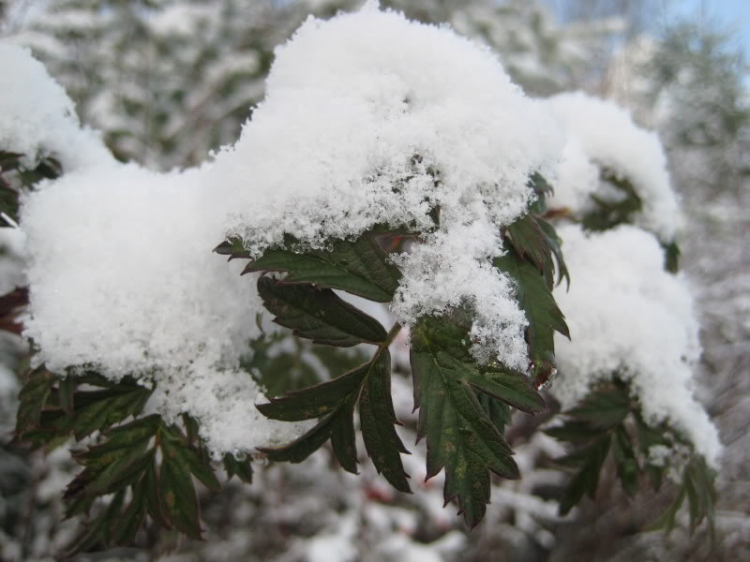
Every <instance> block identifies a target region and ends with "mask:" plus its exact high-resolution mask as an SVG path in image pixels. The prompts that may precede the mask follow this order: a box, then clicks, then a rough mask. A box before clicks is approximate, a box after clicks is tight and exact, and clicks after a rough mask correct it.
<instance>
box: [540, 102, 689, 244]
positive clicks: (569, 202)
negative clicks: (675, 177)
mask: <svg viewBox="0 0 750 562" xmlns="http://www.w3.org/2000/svg"><path fill="white" fill-rule="evenodd" d="M545 105H546V106H547V108H549V109H550V110H551V113H552V114H553V115H554V116H555V117H556V118H557V119H558V120H559V122H560V124H561V126H562V127H563V128H564V129H565V133H566V138H567V144H566V146H565V149H564V150H563V159H562V161H561V163H560V165H559V167H558V168H557V170H556V174H555V176H556V181H555V195H554V197H553V198H552V200H551V202H550V204H551V205H552V206H553V207H568V208H569V209H570V210H571V211H573V213H575V214H579V213H585V212H586V211H587V210H589V208H590V205H591V203H592V199H591V195H592V194H597V195H600V196H601V195H604V196H605V197H606V195H607V194H606V193H602V191H601V190H602V187H603V186H602V182H601V180H600V173H601V170H602V168H606V169H607V170H609V171H610V172H612V173H614V174H615V175H616V176H618V177H624V178H627V179H628V180H630V181H631V182H632V184H633V187H634V189H635V191H636V192H637V193H638V195H639V196H640V197H641V199H642V200H643V210H642V211H641V212H640V213H639V214H638V215H637V216H636V217H635V220H636V223H637V224H638V225H639V226H642V227H643V228H645V229H646V230H649V231H651V232H653V233H655V234H656V235H657V236H658V237H659V238H660V239H661V240H662V241H664V242H672V241H673V240H674V237H675V232H676V231H677V230H678V228H679V227H680V225H681V215H680V209H679V204H678V201H677V196H676V194H675V192H674V190H673V189H672V186H671V183H670V179H669V172H668V171H667V158H666V156H665V154H664V149H663V147H662V145H661V142H660V141H659V137H658V136H657V135H656V133H653V132H650V131H647V130H645V129H642V128H640V127H638V126H637V125H635V124H634V123H633V119H632V118H631V116H630V114H629V113H628V112H627V111H626V110H624V109H622V108H620V107H618V106H617V105H615V104H614V103H612V102H610V101H605V100H602V99H597V98H593V97H591V96H589V95H587V94H584V93H583V92H574V93H565V94H558V95H556V96H553V97H551V98H549V99H547V100H546V101H545Z"/></svg>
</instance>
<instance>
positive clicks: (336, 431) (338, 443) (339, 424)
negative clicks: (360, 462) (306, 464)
mask: <svg viewBox="0 0 750 562" xmlns="http://www.w3.org/2000/svg"><path fill="white" fill-rule="evenodd" d="M356 402H357V396H356V394H353V395H352V396H350V397H349V398H348V399H347V400H346V401H345V402H344V403H343V404H342V405H341V407H340V409H339V411H338V412H336V414H334V423H332V424H331V445H332V446H333V452H334V453H335V454H336V458H337V459H338V460H339V463H340V464H341V467H342V468H343V469H344V470H346V471H347V472H351V473H352V474H358V471H357V441H356V438H355V436H354V404H355V403H356Z"/></svg>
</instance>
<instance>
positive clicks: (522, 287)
mask: <svg viewBox="0 0 750 562" xmlns="http://www.w3.org/2000/svg"><path fill="white" fill-rule="evenodd" d="M494 264H495V267H497V268H498V269H499V270H500V271H502V272H504V273H506V274H507V275H508V276H510V277H511V279H513V280H514V281H515V294H516V299H518V304H519V306H520V307H521V309H523V311H524V313H525V314H526V319H527V320H528V322H529V325H528V327H527V328H526V342H527V344H528V346H529V358H530V359H531V365H532V370H533V373H534V383H535V384H536V385H537V387H540V386H541V385H543V384H544V383H546V382H547V381H548V380H549V379H550V377H552V376H553V375H554V373H555V372H556V370H557V369H556V363H555V339H554V334H555V331H557V332H560V333H561V334H562V335H564V336H565V337H567V338H570V333H569V331H568V326H567V324H566V323H565V317H564V316H563V314H562V312H561V311H560V309H559V308H558V306H557V303H556V302H555V299H554V297H553V296H552V292H551V291H550V289H549V287H548V286H547V284H546V283H545V280H544V277H542V276H541V275H540V273H539V270H537V269H536V268H535V267H534V265H533V264H531V263H529V262H528V261H525V260H523V259H521V258H520V257H519V256H518V255H517V254H516V253H515V251H508V253H507V254H506V255H504V256H501V257H498V258H495V261H494Z"/></svg>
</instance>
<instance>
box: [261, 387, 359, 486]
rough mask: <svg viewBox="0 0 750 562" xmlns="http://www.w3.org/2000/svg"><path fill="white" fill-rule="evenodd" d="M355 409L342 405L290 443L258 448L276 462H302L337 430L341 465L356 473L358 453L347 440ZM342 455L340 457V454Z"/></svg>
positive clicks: (337, 453)
mask: <svg viewBox="0 0 750 562" xmlns="http://www.w3.org/2000/svg"><path fill="white" fill-rule="evenodd" d="M352 417H353V410H351V409H350V408H349V407H348V401H347V405H346V406H345V405H341V406H339V407H338V408H337V409H336V410H334V411H333V412H332V413H330V414H328V415H327V416H326V417H324V418H323V419H321V420H320V421H319V422H318V423H317V425H315V427H313V428H312V429H310V430H309V431H308V432H307V433H305V434H304V435H302V436H301V437H298V438H297V439H295V440H294V441H292V442H291V443H289V444H288V445H285V446H283V447H275V448H267V447H261V448H259V449H258V450H259V451H261V452H263V453H266V454H267V455H268V458H269V459H270V460H272V461H276V462H291V463H300V462H302V461H304V460H305V459H306V458H307V457H309V456H310V455H312V454H313V453H314V452H315V451H317V450H318V449H320V448H321V447H322V446H323V444H324V443H325V442H326V441H328V440H329V439H331V435H332V434H333V433H334V431H335V432H336V439H337V441H338V442H339V448H338V450H335V452H336V455H337V457H338V458H339V462H340V463H341V466H342V467H343V468H344V469H345V470H348V471H349V472H353V473H355V474H356V472H357V470H356V454H352V452H353V451H352V448H351V447H350V446H349V445H351V442H350V441H349V442H348V443H347V442H346V439H347V436H348V435H349V427H350V426H352V427H353V423H354V421H353V419H352ZM352 431H353V430H352ZM339 454H341V455H342V456H341V457H339V456H338V455H339Z"/></svg>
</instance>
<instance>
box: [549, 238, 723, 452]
mask: <svg viewBox="0 0 750 562" xmlns="http://www.w3.org/2000/svg"><path fill="white" fill-rule="evenodd" d="M557 232H558V235H559V236H560V238H561V239H562V240H563V250H564V252H565V261H566V263H567V265H568V268H569V270H570V276H571V278H572V279H573V282H572V283H571V285H570V290H569V291H566V290H565V289H558V290H557V291H555V299H556V300H557V302H558V304H559V306H560V308H561V309H562V310H564V311H565V315H566V320H567V323H568V326H569V327H570V333H571V336H572V338H573V339H572V341H569V340H567V339H566V338H563V337H557V338H556V340H555V345H556V350H557V352H556V357H557V361H558V366H559V368H560V373H561V379H560V380H559V381H558V383H557V384H556V385H555V386H554V387H553V388H552V392H553V394H554V395H555V396H556V397H557V398H558V400H560V402H561V404H562V407H563V409H568V408H572V407H573V406H575V405H576V404H577V403H578V402H579V401H580V400H581V399H583V398H584V397H585V396H586V394H587V393H588V391H589V389H590V386H591V385H592V384H593V383H595V382H597V381H600V380H605V379H609V378H610V377H611V376H612V374H613V373H618V374H619V375H620V376H621V377H623V378H624V379H626V380H629V381H630V383H631V385H632V388H633V390H634V392H635V394H636V395H637V397H638V399H639V400H640V402H641V404H642V407H643V413H644V416H645V418H646V421H647V422H648V423H650V424H658V423H661V422H663V421H667V422H668V423H670V424H671V425H672V427H674V428H675V429H676V430H677V431H678V432H680V433H681V434H682V435H683V436H684V437H685V438H687V439H688V440H689V441H691V442H692V443H693V445H694V446H695V449H696V451H698V453H700V454H702V455H704V456H705V458H706V459H707V461H708V462H709V463H710V464H712V465H714V466H715V465H716V463H717V461H718V458H719V455H720V453H721V443H720V442H719V436H718V432H717V430H716V427H715V426H714V425H713V424H712V423H711V421H710V420H709V418H708V415H707V414H706V412H705V410H704V409H703V407H702V406H701V405H700V404H699V403H698V402H697V401H696V399H695V397H694V395H693V381H692V373H693V366H694V364H695V362H696V361H697V360H698V358H699V357H700V354H701V348H700V343H699V341H698V329H699V326H698V322H697V320H696V317H695V311H694V307H693V299H692V297H691V294H690V290H689V287H688V284H687V282H686V280H685V278H684V277H682V276H680V275H678V276H675V275H672V274H670V273H669V272H667V271H666V270H665V269H664V255H663V252H662V249H661V248H660V246H659V243H658V241H657V240H656V239H655V238H654V237H653V236H652V235H650V234H649V233H647V232H644V231H643V230H640V229H639V228H636V227H632V226H621V227H618V228H616V229H614V230H610V231H607V232H603V233H597V234H588V235H587V234H585V233H584V232H583V231H582V230H581V229H580V228H579V227H578V226H573V225H568V226H563V227H560V228H559V229H558V231H557Z"/></svg>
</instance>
